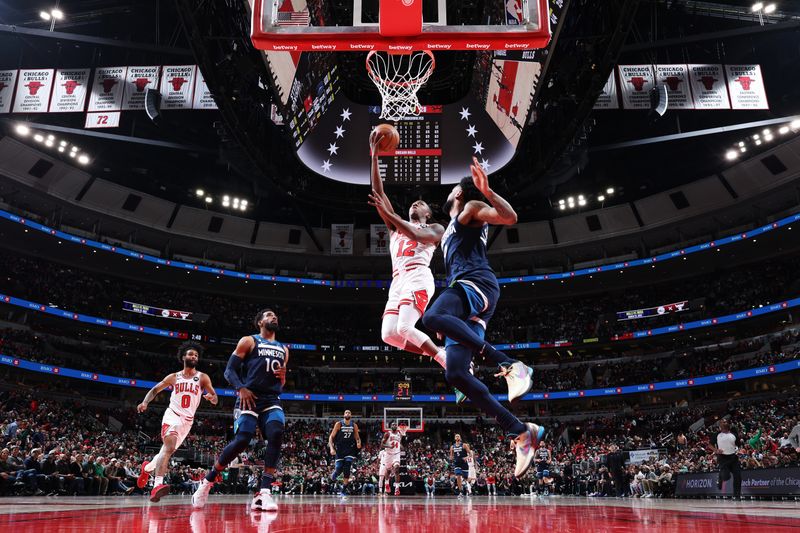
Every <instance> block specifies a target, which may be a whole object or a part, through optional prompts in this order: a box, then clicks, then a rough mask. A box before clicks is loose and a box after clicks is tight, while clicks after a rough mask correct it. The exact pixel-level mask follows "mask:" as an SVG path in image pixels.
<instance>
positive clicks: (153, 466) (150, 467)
mask: <svg viewBox="0 0 800 533" xmlns="http://www.w3.org/2000/svg"><path fill="white" fill-rule="evenodd" d="M160 459H161V453H158V455H156V456H155V457H153V458H152V459H151V460H150V462H149V463H147V466H146V467H144V471H145V472H147V473H148V474H152V473H153V472H154V471H155V469H156V467H157V466H158V461H159V460H160Z"/></svg>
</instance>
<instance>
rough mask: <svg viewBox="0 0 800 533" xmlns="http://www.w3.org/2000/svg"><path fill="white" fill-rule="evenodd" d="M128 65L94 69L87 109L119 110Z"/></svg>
mask: <svg viewBox="0 0 800 533" xmlns="http://www.w3.org/2000/svg"><path fill="white" fill-rule="evenodd" d="M127 71H128V67H106V68H98V69H97V70H95V71H94V82H93V83H92V94H91V96H90V97H89V111H90V112H92V111H119V110H120V106H121V104H122V90H123V88H124V80H125V74H126V72H127Z"/></svg>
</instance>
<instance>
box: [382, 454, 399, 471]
mask: <svg viewBox="0 0 800 533" xmlns="http://www.w3.org/2000/svg"><path fill="white" fill-rule="evenodd" d="M399 464H400V454H399V453H387V454H386V455H384V456H383V459H382V460H381V467H380V471H379V472H378V475H379V476H385V475H386V474H388V473H389V470H391V469H392V468H393V467H395V466H398V465H399Z"/></svg>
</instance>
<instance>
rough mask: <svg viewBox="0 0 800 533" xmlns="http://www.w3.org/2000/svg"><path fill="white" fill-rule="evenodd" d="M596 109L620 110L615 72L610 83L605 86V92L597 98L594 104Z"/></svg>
mask: <svg viewBox="0 0 800 533" xmlns="http://www.w3.org/2000/svg"><path fill="white" fill-rule="evenodd" d="M594 108H595V109H619V97H618V96H617V76H616V75H615V73H614V71H613V70H612V71H611V75H610V76H609V77H608V81H606V84H605V85H604V86H603V92H601V93H600V96H598V97H597V100H596V101H595V103H594Z"/></svg>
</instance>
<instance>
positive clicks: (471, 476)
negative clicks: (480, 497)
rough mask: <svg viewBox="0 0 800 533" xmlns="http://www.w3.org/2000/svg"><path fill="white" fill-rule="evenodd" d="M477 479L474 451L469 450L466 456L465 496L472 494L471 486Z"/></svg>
mask: <svg viewBox="0 0 800 533" xmlns="http://www.w3.org/2000/svg"><path fill="white" fill-rule="evenodd" d="M477 480H478V472H477V470H476V469H475V452H474V451H473V450H470V454H469V455H468V456H467V482H466V483H465V485H466V487H467V496H472V487H474V486H475V482H476V481H477Z"/></svg>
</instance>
